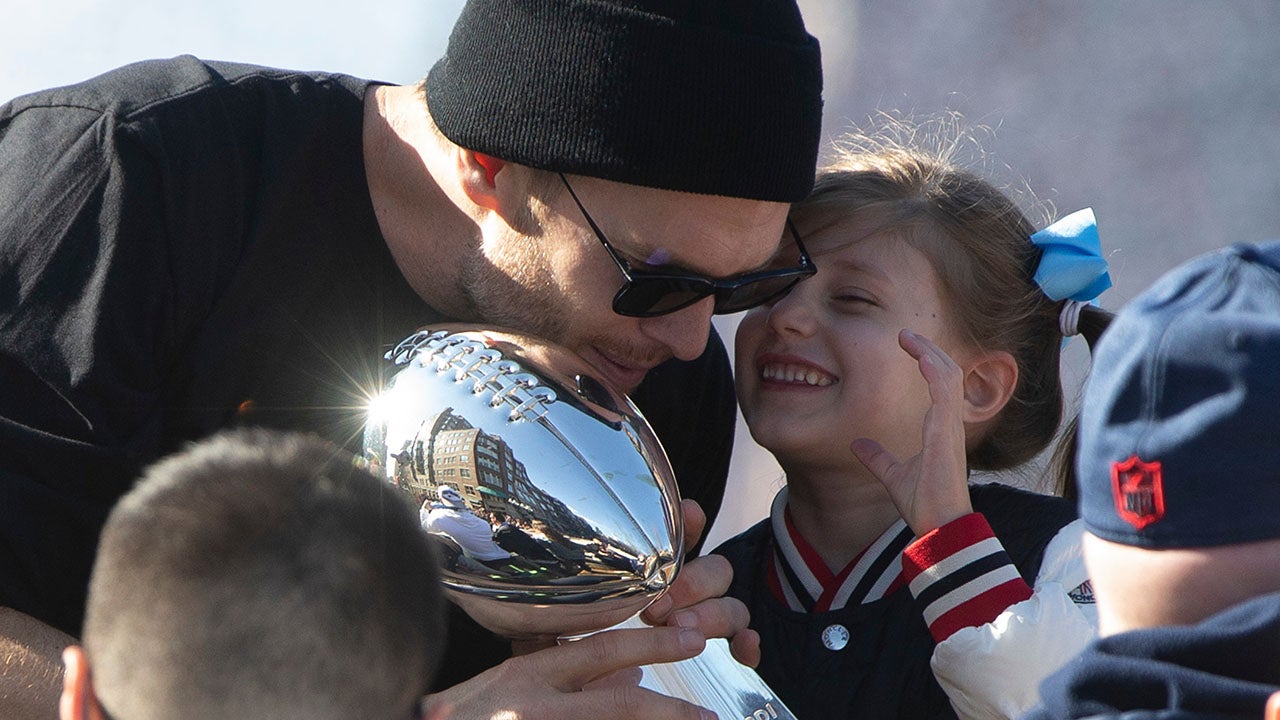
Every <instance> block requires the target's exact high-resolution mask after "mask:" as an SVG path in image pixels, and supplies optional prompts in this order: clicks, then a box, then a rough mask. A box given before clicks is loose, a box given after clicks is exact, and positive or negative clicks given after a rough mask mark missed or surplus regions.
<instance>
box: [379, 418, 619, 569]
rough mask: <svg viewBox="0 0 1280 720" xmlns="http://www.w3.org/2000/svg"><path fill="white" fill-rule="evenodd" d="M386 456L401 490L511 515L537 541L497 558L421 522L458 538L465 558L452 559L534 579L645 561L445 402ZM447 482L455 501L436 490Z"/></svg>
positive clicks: (486, 513) (487, 513)
mask: <svg viewBox="0 0 1280 720" xmlns="http://www.w3.org/2000/svg"><path fill="white" fill-rule="evenodd" d="M390 460H391V461H392V462H393V463H394V470H393V472H392V473H391V477H392V478H393V481H394V482H395V484H396V485H397V486H398V487H399V488H400V489H401V490H402V491H404V492H406V493H408V494H409V495H411V496H415V497H425V498H427V502H428V503H431V504H432V505H433V506H434V507H437V508H440V507H452V508H453V509H454V510H461V509H465V510H466V511H467V512H468V513H478V514H479V515H480V516H483V517H476V518H475V519H476V520H477V521H479V522H486V524H487V521H486V520H485V519H484V518H495V517H498V516H502V517H505V518H509V525H510V526H513V527H514V528H518V529H519V531H520V532H521V534H523V535H525V536H527V537H528V538H529V539H530V540H531V541H533V542H536V543H537V544H538V545H539V546H540V551H539V552H528V551H526V552H523V553H522V552H519V551H518V550H516V549H515V548H514V547H506V548H505V550H506V551H510V553H511V555H512V556H513V557H512V558H505V557H504V558H498V557H495V555H496V553H491V552H488V551H486V550H480V549H477V550H475V551H472V550H471V549H469V548H468V545H467V544H465V543H463V542H462V538H459V537H454V536H453V534H451V533H444V532H439V531H438V530H436V529H433V528H432V527H428V526H427V523H425V522H424V527H427V529H428V531H431V532H436V533H437V534H445V535H449V536H450V537H451V538H452V539H453V540H454V542H455V543H457V544H458V545H459V548H458V550H459V551H460V552H461V553H462V554H463V556H464V557H461V558H457V557H455V558H451V562H462V563H465V562H466V561H467V559H468V558H470V559H474V560H479V561H481V562H482V563H483V564H484V565H486V566H487V567H488V568H489V569H490V570H493V571H497V572H502V573H514V574H524V575H528V576H530V578H531V579H533V578H535V577H543V576H546V575H555V576H560V577H564V576H568V575H576V574H578V573H580V572H582V571H583V570H584V569H590V570H591V571H592V572H593V573H594V574H600V573H604V574H611V573H631V572H635V571H636V569H637V567H638V566H639V565H641V564H643V560H642V559H641V558H640V557H638V553H636V551H635V550H634V549H632V548H630V547H626V546H625V545H621V544H619V543H618V541H617V540H616V539H614V540H613V541H611V542H604V541H602V540H601V539H600V538H601V536H602V534H601V532H600V531H598V530H596V529H595V528H593V527H592V526H591V525H590V524H589V523H588V522H586V521H585V520H584V519H583V518H582V517H580V516H579V515H578V514H577V513H575V512H574V511H573V510H572V509H570V508H569V506H568V505H566V504H565V503H564V502H563V501H561V500H560V499H558V498H556V497H554V496H552V495H551V494H549V493H548V492H546V491H545V490H543V489H542V488H540V487H538V485H537V484H536V483H535V482H533V481H532V480H531V479H530V477H529V472H528V469H527V467H526V465H525V463H523V462H521V461H520V460H518V459H516V457H515V455H514V453H513V452H512V450H511V446H510V445H508V444H507V443H506V442H505V441H504V440H503V439H502V437H500V436H498V435H493V434H490V433H487V432H485V431H484V430H481V429H479V428H477V427H475V426H473V425H472V424H471V423H470V422H469V421H468V420H467V419H466V418H464V417H463V416H461V415H459V414H457V413H455V412H454V411H453V408H445V409H444V410H442V411H441V412H440V413H438V414H437V415H435V416H434V417H431V418H429V419H428V420H427V421H426V422H424V423H423V424H422V426H421V428H420V429H419V432H418V433H417V435H416V436H415V437H413V438H410V439H409V440H406V441H405V443H404V444H403V445H402V446H401V448H400V450H399V452H395V453H391V456H390ZM445 489H449V490H452V491H454V492H455V493H456V497H457V498H458V501H457V502H456V503H455V502H453V499H452V498H450V499H449V500H448V501H446V499H445V498H442V497H441V495H440V493H441V492H442V491H444V490H445ZM431 513H432V514H439V513H436V511H434V510H433V511H431ZM423 519H424V520H427V517H426V516H425V515H424V518H423ZM489 544H491V545H493V546H494V548H495V549H497V548H498V547H499V546H498V545H497V544H494V543H489ZM504 554H506V553H505V551H504ZM446 556H448V552H447V551H446ZM472 569H473V570H474V568H472Z"/></svg>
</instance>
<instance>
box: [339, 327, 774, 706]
mask: <svg viewBox="0 0 1280 720" xmlns="http://www.w3.org/2000/svg"><path fill="white" fill-rule="evenodd" d="M387 359H389V360H391V361H392V362H393V363H394V364H395V365H396V366H397V368H398V369H397V371H396V372H395V374H394V376H393V377H392V378H391V380H390V381H389V383H388V384H387V386H386V388H385V389H384V391H383V392H382V393H381V394H380V395H379V396H378V397H377V398H375V399H374V401H373V402H372V403H371V405H370V408H369V417H368V421H367V424H366V426H365V436H364V461H365V462H366V463H367V464H368V466H369V468H370V469H371V470H373V471H374V472H375V473H376V474H379V475H380V476H381V477H384V478H385V479H386V480H387V481H388V482H389V483H391V484H393V485H395V486H396V487H398V488H400V489H401V490H402V491H404V492H405V493H407V494H409V495H410V496H411V497H412V498H413V499H414V500H415V502H417V503H419V504H420V507H421V511H420V517H421V520H422V523H423V527H424V528H425V529H426V530H427V532H428V533H429V534H430V535H431V536H432V538H434V539H435V540H436V541H437V550H438V555H439V556H440V560H441V563H442V579H443V582H444V586H445V591H446V593H447V594H448V595H449V597H450V599H451V600H452V601H453V602H455V603H456V604H458V605H459V606H460V607H462V608H463V609H464V610H465V611H466V612H467V614H469V615H470V616H471V617H472V618H474V619H475V620H476V621H477V622H479V623H480V624H482V625H484V626H485V627H487V628H489V629H490V630H492V631H493V632H495V633H498V634H500V635H503V636H506V637H508V638H511V639H548V638H570V637H574V636H581V635H584V634H587V633H592V632H596V631H598V630H602V629H605V628H609V627H612V626H615V625H618V624H621V623H624V622H630V623H633V624H634V623H637V621H636V620H635V619H634V617H635V616H636V615H637V614H638V613H639V612H640V611H641V610H643V609H644V608H646V607H647V606H648V605H649V604H650V603H652V602H653V601H654V600H656V599H657V598H658V597H659V596H660V595H661V594H662V593H663V592H664V591H665V590H666V589H667V588H668V587H669V586H670V585H671V583H672V582H673V581H674V579H675V577H676V574H677V572H678V571H679V569H680V564H681V558H682V556H683V554H684V548H683V536H684V532H683V523H682V520H681V516H680V493H679V490H678V489H677V487H676V481H675V476H674V473H673V472H672V470H671V465H670V463H669V461H668V460H667V456H666V453H665V452H664V451H663V449H662V446H661V445H660V444H659V442H658V439H657V437H656V436H655V435H654V433H653V430H652V429H651V428H650V427H649V424H648V423H647V422H646V421H645V419H644V417H643V416H642V415H641V414H640V412H639V410H638V409H637V408H636V407H635V405H633V404H632V402H631V401H630V399H628V398H627V397H626V395H624V394H622V393H621V392H619V391H617V390H616V389H614V388H612V387H610V386H609V385H608V384H606V383H605V382H603V381H601V380H600V379H598V378H597V377H596V376H595V372H594V370H593V369H592V368H591V366H590V365H588V364H587V362H586V361H584V360H583V359H581V358H580V357H579V356H577V355H576V354H574V353H572V352H570V351H568V350H566V349H564V348H561V347H559V346H556V345H553V344H551V343H548V342H546V341H544V340H541V339H538V338H535V337H532V336H529V335H521V334H518V333H514V332H511V331H507V330H502V329H497V328H476V327H469V328H464V327H461V326H440V327H438V328H428V329H424V330H422V331H420V332H418V333H416V334H414V335H412V336H410V337H409V338H406V339H405V340H404V341H403V342H401V343H400V344H399V345H397V346H396V347H395V348H394V349H393V350H391V352H389V353H387ZM643 684H644V685H645V686H647V687H650V688H652V689H655V690H657V691H659V692H665V693H667V694H669V695H673V696H677V697H683V698H685V699H688V700H689V701H691V702H694V703H697V704H699V705H702V706H704V707H708V708H710V709H712V710H715V711H716V712H717V713H719V715H720V717H721V718H746V719H749V720H757V719H759V720H772V719H773V718H783V720H786V719H787V718H792V717H794V716H793V715H792V714H791V713H790V712H789V711H788V710H787V709H786V707H785V706H784V705H783V704H782V702H781V701H779V700H778V698H777V696H776V695H775V694H774V693H773V692H772V690H770V689H769V687H768V686H767V685H766V684H765V683H764V682H763V681H762V680H760V677H759V676H758V675H756V674H755V672H754V671H752V670H751V669H750V668H747V667H745V666H743V665H741V664H739V663H738V662H736V661H735V660H733V658H732V656H731V655H730V653H729V649H728V644H727V643H726V642H725V641H723V640H712V641H709V642H708V645H707V649H706V650H705V651H704V652H703V653H702V654H701V655H699V656H698V657H696V658H692V659H690V660H686V661H683V662H680V663H673V664H669V665H662V666H654V667H649V668H645V679H644V681H643Z"/></svg>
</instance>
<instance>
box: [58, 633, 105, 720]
mask: <svg viewBox="0 0 1280 720" xmlns="http://www.w3.org/2000/svg"><path fill="white" fill-rule="evenodd" d="M62 664H63V665H64V666H65V667H66V669H65V671H64V672H63V674H62V697H61V698H60V699H59V701H58V714H59V717H60V718H61V720H103V719H102V711H101V709H100V708H99V707H98V697H97V696H96V695H95V694H94V692H93V677H92V675H91V673H90V672H89V658H88V656H87V655H85V653H84V648H82V647H80V646H79V645H71V646H69V647H68V648H67V649H66V650H63V651H62Z"/></svg>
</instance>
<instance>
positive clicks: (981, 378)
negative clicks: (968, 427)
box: [964, 350, 1018, 424]
mask: <svg viewBox="0 0 1280 720" xmlns="http://www.w3.org/2000/svg"><path fill="white" fill-rule="evenodd" d="M1017 387H1018V361H1017V360H1014V359H1013V355H1011V354H1010V353H1008V352H1005V351H1004V350H993V351H990V352H985V353H982V354H981V355H978V356H977V357H975V358H974V359H973V360H971V361H970V362H969V364H968V366H967V368H966V370H965V374H964V421H965V424H980V423H985V422H987V421H988V420H991V419H992V418H994V417H995V416H996V415H998V414H1000V411H1001V410H1003V409H1004V406H1005V405H1008V404H1009V398H1012V397H1013V391H1014V389H1015V388H1017Z"/></svg>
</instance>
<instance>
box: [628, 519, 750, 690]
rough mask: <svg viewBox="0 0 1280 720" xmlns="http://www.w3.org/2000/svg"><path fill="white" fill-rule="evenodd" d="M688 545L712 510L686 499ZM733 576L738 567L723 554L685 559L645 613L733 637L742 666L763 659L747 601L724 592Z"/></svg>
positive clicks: (656, 620)
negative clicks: (751, 625)
mask: <svg viewBox="0 0 1280 720" xmlns="http://www.w3.org/2000/svg"><path fill="white" fill-rule="evenodd" d="M680 510H681V511H682V512H683V513H684V545H685V547H692V546H693V545H694V544H696V543H697V542H698V539H699V538H700V537H702V531H703V529H704V526H705V525H706V524H707V515H706V513H704V512H702V508H701V507H699V506H698V503H696V502H694V501H692V500H682V501H681V503H680ZM732 580H733V567H732V566H730V565H729V561H728V560H726V559H724V558H723V557H721V556H719V555H706V556H703V557H700V558H695V559H693V560H690V561H689V562H687V563H685V564H684V567H683V568H681V570H680V574H679V575H678V576H677V577H676V581H675V582H674V583H672V585H671V589H670V590H668V591H667V592H666V594H664V595H663V596H662V597H660V598H658V600H657V601H656V602H654V603H653V604H652V605H650V606H649V608H648V609H647V610H645V611H644V612H643V613H642V614H641V615H640V618H641V619H642V620H644V621H645V622H647V623H649V624H650V625H669V626H675V627H682V628H695V629H697V630H700V631H701V632H702V634H703V635H704V636H705V637H722V638H729V649H730V650H732V651H733V657H734V658H735V659H737V661H738V662H740V663H742V664H743V665H749V666H751V667H755V666H756V665H759V664H760V635H759V634H758V633H756V631H755V630H751V629H749V628H748V627H747V623H748V622H749V621H750V620H751V616H750V613H748V612H747V606H746V605H744V604H743V603H742V601H740V600H737V599H734V598H727V597H723V595H724V594H725V592H726V591H727V590H728V589H729V583H730V582H731V581H732Z"/></svg>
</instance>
